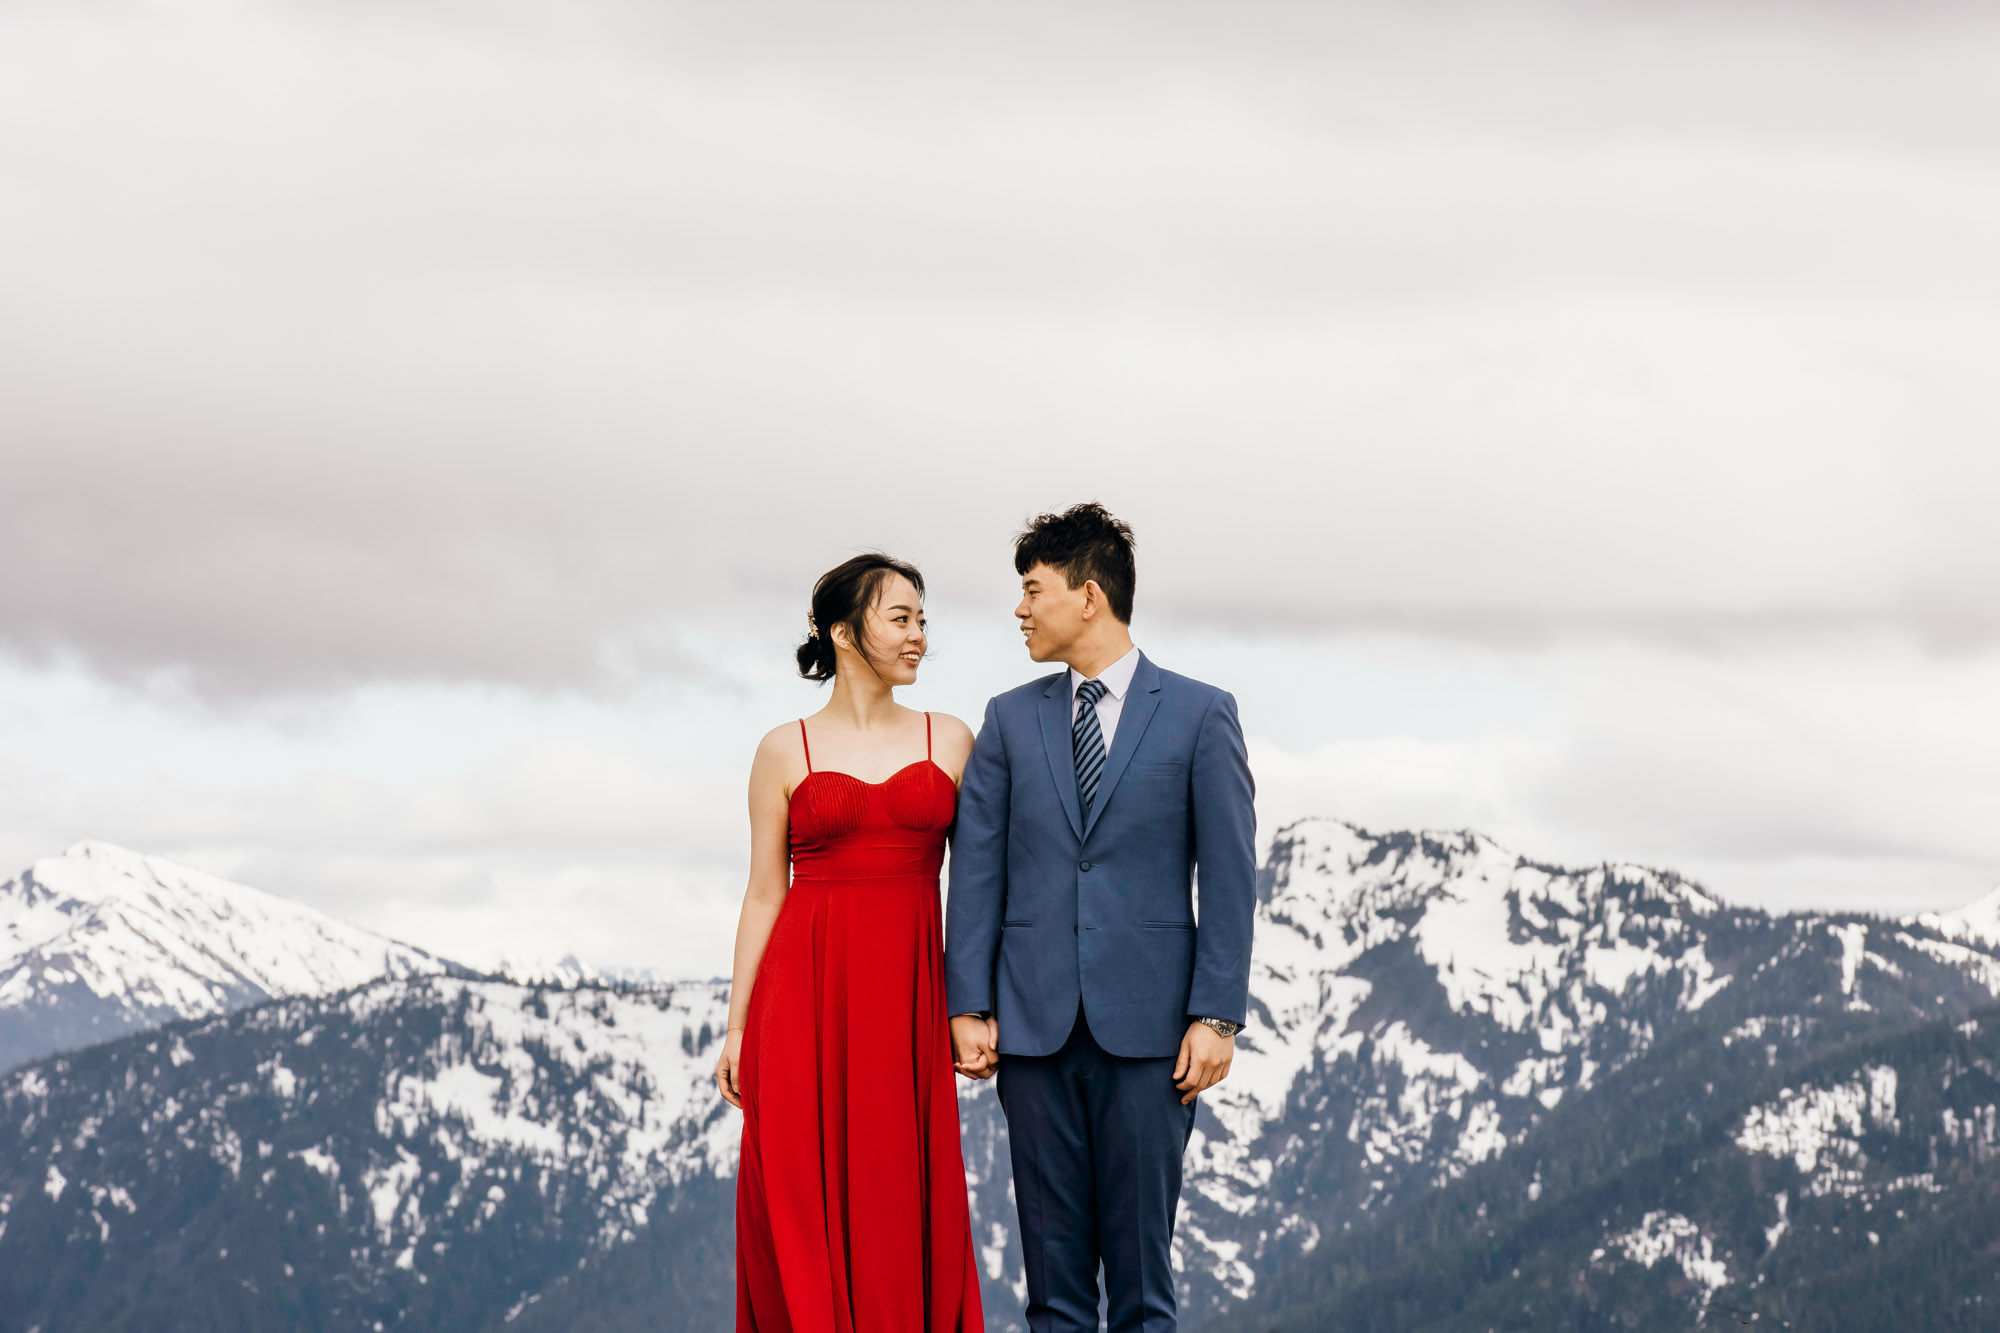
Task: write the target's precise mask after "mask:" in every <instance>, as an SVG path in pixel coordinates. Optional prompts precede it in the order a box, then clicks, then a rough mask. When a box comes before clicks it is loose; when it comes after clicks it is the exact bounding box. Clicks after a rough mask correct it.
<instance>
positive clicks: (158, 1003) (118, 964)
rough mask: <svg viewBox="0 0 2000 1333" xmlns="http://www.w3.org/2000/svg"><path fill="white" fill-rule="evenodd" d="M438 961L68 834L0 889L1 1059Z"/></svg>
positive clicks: (280, 902)
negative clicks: (59, 847) (60, 848)
mask: <svg viewBox="0 0 2000 1333" xmlns="http://www.w3.org/2000/svg"><path fill="white" fill-rule="evenodd" d="M450 970H457V969H454V968H453V966H452V965H451V964H448V963H446V962H445V961H443V960H442V959H438V958H435V957H433V956H432V955H430V954H428V953H425V952H424V951H423V950H421V949H416V948H412V947H410V946H409V945H406V944H399V943H397V942H396V941H394V940H390V939H386V938H384V937H382V936H380V935H376V934H374V933H372V932H370V931H366V930H362V929H360V928H359V927H356V926H350V925H347V924H345V923H343V922H340V921H336V920H334V919H333V918H332V917H329V916H326V915H325V914H323V913H320V912H316V911H314V910H313V909H311V908H309V907H306V906H304V905H303V904H300V903H295V902H291V901H288V900H286V899H284V898H280V897H277V896H275V895H273V894H269V893H265V892H262V891H261V890H258V889H253V888H249V887H246V886H244V885H241V884H234V883H231V882H230V881H228V880H225V879H221V878H219V877H217V876H214V875H209V874H205V873H203V872H201V871H198V870H190V869H187V868H185V867H182V866H178V865H175V864H174V863H172V862H170V861H166V860H162V859H161V858H159V857H154V856H143V855H140V854H139V853H136V852H130V851H127V850H125V849H124V848H121V847H114V846H112V845H110V844H109V843H102V842H83V843H78V844H77V845H76V846H74V847H72V848H70V849H69V850H68V851H67V852H65V853H63V854H62V855H61V856H55V857H48V858H45V859H43V860H41V861H37V862H36V863H35V864H34V865H33V866H32V867H30V868H29V869H28V870H26V871H24V872H23V873H22V874H20V875H19V876H17V877H15V878H14V879H11V880H9V881H7V882H6V883H5V884H0V1067H5V1066H6V1065H11V1064H14V1063H16V1062H17V1061H19V1060H22V1059H27V1058H32V1057H34V1056H36V1055H41V1054H44V1053H46V1052H47V1051H50V1050H54V1049H59V1048H61V1047H63V1046H68V1045H78V1044H83V1043H84V1042H88V1041H95V1040H103V1039H105V1038H107V1037H112V1036H116V1035H118V1034H119V1033H121V1032H125V1031H129V1030H132V1029H135V1028H142V1027H149V1026H152V1025H154V1024H157V1023H161V1022H165V1021H168V1020H171V1019H175V1018H196V1017H203V1016H206V1015H210V1014H216V1013H222V1012H226V1011H228V1010H231V1009H235V1008H239V1007H241V1006H243V1005H246V1004H253V1003H256V1002H258V1001H262V1000H268V999H276V998H282V997H286V996H293V995H318V994H327V993H330V992H334V991H339V990H345V989H347V988H349V987H352V986H358V985H361V984H363V983H365V982H369V981H373V980H375V979H377V978H379V977H385V976H389V977H402V976H418V975H426V974H432V973H440V972H445V971H450Z"/></svg>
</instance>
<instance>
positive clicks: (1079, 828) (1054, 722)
mask: <svg viewBox="0 0 2000 1333" xmlns="http://www.w3.org/2000/svg"><path fill="white" fill-rule="evenodd" d="M1041 711H1042V748H1043V749H1045V750H1047V751H1048V754H1049V776H1050V777H1052V778H1054V779H1055V783H1056V795H1057V797H1059V798H1060V799H1061V801H1062V808H1063V813H1064V814H1066V815H1068V816H1069V826H1070V828H1071V830H1072V831H1074V832H1075V834H1076V836H1077V838H1078V840H1079V841H1080V840H1081V839H1082V838H1083V803H1082V802H1081V801H1079V800H1078V799H1077V795H1076V752H1075V750H1074V748H1073V747H1072V745H1071V742H1070V738H1069V672H1067V671H1065V672H1063V673H1062V674H1061V675H1060V676H1057V677H1056V678H1055V679H1053V680H1051V681H1050V682H1049V687H1048V689H1046V690H1044V691H1043V692H1042V710H1041ZM1122 725H1123V724H1122V723H1121V729H1122ZM1100 790H1101V788H1100Z"/></svg>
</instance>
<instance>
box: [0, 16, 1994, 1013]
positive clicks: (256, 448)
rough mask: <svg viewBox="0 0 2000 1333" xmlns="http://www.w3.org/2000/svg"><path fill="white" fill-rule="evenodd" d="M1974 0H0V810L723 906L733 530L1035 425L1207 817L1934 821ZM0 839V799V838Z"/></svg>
mask: <svg viewBox="0 0 2000 1333" xmlns="http://www.w3.org/2000/svg"><path fill="white" fill-rule="evenodd" d="M1996 68H2000V18H1996V17H1995V16H1993V15H1992V13H1991V12H1990V7H1989V9H1988V11H1987V12H1985V13H1982V12H1980V10H1979V9H1978V8H1976V7H1971V6H1964V7H1960V6H1953V5H1947V4H1926V3H1901V4H1896V5H1888V4H1874V5H1864V4H1860V3H1836V2H1834V0H1826V2H1824V3H1808V2H1806V0H1797V2H1793V3H1775V2H1774V3H1755V2H1752V3H1732V4H1722V3H1712V4H1693V5H1689V4H1682V3H1667V0H1617V2H1611V0H1603V2H1600V3H1590V4H1583V3H1576V4H1567V5H1565V4H1544V3H1518V4H1517V3H1501V2H1498V0H1463V2H1460V3H1451V2H1449V0H1447V2H1446V3H1437V4H1423V5H1413V4H1407V3H1403V4H1394V3H1387V2H1386V0H1334V2H1332V3H1315V4H1304V3H1299V4H1285V3H1269V2H1265V3H1237V4H1232V5H1227V6H1223V5H1207V6H1198V5H1186V4H1161V3H1147V4H1138V3H1130V4H1126V3H1094V4H1077V3H1065V4H1061V5H1038V4H1017V5H1011V6H1006V7H1004V8H1003V7H983V8H976V9H967V8H964V7H956V8H954V7H939V6H916V5H907V6H905V5H886V4H884V5H861V6H839V7H829V6H811V5H758V4H735V5H731V6H726V7H725V6H690V5H683V4H679V3H661V2H655V3H647V4H637V3H630V4H628V3H622V2H621V0H564V3H560V4H557V3H554V2H553V0H511V2H510V3H505V4H485V5H467V4H457V3H445V2H444V0H417V2H416V3H405V4H398V5H395V6H372V5H366V4H361V5H356V4H334V3H331V0H277V2H272V3H265V2H263V0H153V2H152V3H124V2H123V0H63V2H62V3H55V2H54V0H48V2H46V3H45V2H43V0H16V2H15V3H11V4H9V5H8V6H6V7H5V9H4V10H0V461H4V476H0V743H4V749H0V810H4V811H5V814H4V816H0V855H4V857H5V858H6V859H5V861H4V863H0V864H5V865H6V866H8V867H11V866H13V865H16V864H20V863H25V862H26V861H27V860H29V859H32V858H33V857H35V856H38V855H44V854H47V853H50V852H53V851H56V850H59V849H60V848H61V847H62V846H64V845H65V844H67V843H68V842H70V841H73V840H75V839H77V838H82V837H103V838H110V839H113V840H115V841H120V842H125V843H127V844H129V845H133V846H137V847H140V848H142V849H145V850H151V851H157V852H160V853H162V854H166V855H170V856H174V857H177V858H180V859H183V860H188V861H191V862H193V863H195V864H199V865H203V866H206V867H208V868H211V869H215V870H219V871H221V872H223V873H227V874H233V875H236V876H238V877H240V878H243V879H245V880H247V881H249V882H252V883H256V884H259V885H262V886H265V887H269V888H272V889H275V890H277V891H280V892H285V893H288V894H292V895H295V896H298V897H301V898H304V899H306V900H308V901H311V902H313V903H315V904H317V905H319V906H322V907H325V908H327V909H329V910H332V911H335V912H338V913H340V914H342V915H345V916H348V917H350V918H353V919H355V920H358V921H361V922H363V923H365V924H369V925H373V926H376V927H378V928H381V929H385V930H389V931H392V932H394V933H398V934H401V935H404V936H406V937H409V938H411V939H413V940H415V941H416V942H418V943H422V944H425V945H427V946H430V947H433V948H437V949H440V950H443V951H445V952H448V953H456V954H458V955H460V956H464V957H467V958H468V959H470V960H472V961H483V960H486V959H490V958H492V957H496V956H499V955H502V954H512V955H516V956H537V955H549V954H557V953H561V952H564V951H566V950H574V951H575V952H577V953H579V954H581V955H583V956H585V957H587V958H593V959H596V960H600V961H606V962H618V963H626V964H633V965H652V966H656V967H659V968H662V969H663V970H665V971H669V972H674V973H685V972H697V973H716V972H721V971H724V970H726V963H725V962H724V958H725V956H726V948H727V935H728V929H729V924H730V921H731V920H732V918H733V912H734V897H735V895H736V894H737V893H738V892H740V888H741V875H742V871H743V852H742V843H743V841H744V829H743V816H742V813H741V805H742V798H741V787H742V782H743V778H744V776H745V773H746V771H747V766H748V757H749V754H750V751H751V749H752V747H753V745H754V743H755V739H756V737H757V736H758V735H759V734H761V733H762V731H763V730H765V729H766V728H768V727H769V726H771V725H773V724H774V723H776V722H778V721H780V720H782V719H784V718H786V717H789V716H796V715H797V714H798V713H800V712H802V711H808V710H810V709H811V708H813V707H815V706H817V705H816V702H815V701H816V699H817V697H818V696H817V695H816V694H815V692H814V691H813V689H812V688H811V687H809V686H806V685H804V684H802V683H800V682H797V681H796V680H794V679H789V678H788V677H787V665H788V661H789V648H790V644H791V641H792V639H793V638H794V637H795V635H796V631H797V629H798V628H799V626H800V624H801V622H802V618H803V608H804V594H805V591H806V589H807V588H808V587H809V586H810V583H811V581H812V579H813V578H814V576H816V575H817V574H818V573H819V572H820V571H821V570H822V569H823V568H825V567H826V566H828V565H829V564H831V563H833V562H834V561H836V560H838V559H840V558H842V557H843V556H844V555H846V554H847V553H849V552H851V551H852V550H854V549H856V548H859V547H863V546H876V545H879V546H885V547H887V548H889V549H891V550H894V551H896V552H898V553H900V554H903V555H906V556H908V557H911V558H913V559H916V560H918V561H920V562H921V563H922V564H923V565H924V567H925V568H926V570H927V571H928V572H929V574H930V577H931V582H932V588H933V600H932V611H933V625H934V629H935V634H936V642H937V646H938V654H937V657H936V658H935V660H934V661H933V662H932V663H931V664H929V665H928V666H927V667H926V668H925V675H924V680H923V681H922V683H921V684H920V685H919V687H918V689H917V690H916V692H915V694H914V695H913V698H912V701H913V702H917V703H921V704H922V705H924V706H927V707H933V708H939V709H945V710H949V711H954V712H958V713H961V714H964V715H968V716H972V717H975V718H976V716H977V714H978V712H979V709H980V707H981V706H982V704H983V701H984V699H985V697H986V696H987V695H988V694H990V693H992V692H994V691H995V690H998V689H1001V688H1004V687H1006V686H1007V685H1010V684H1012V683H1014V682H1016V681H1018V680H1020V679H1023V678H1025V677H1026V676H1027V675H1029V674H1031V671H1032V669H1033V668H1032V667H1031V664H1029V663H1027V662H1026V661H1025V659H1024V658H1023V655H1022V654H1021V652H1020V649H1019V646H1018V643H1017V641H1016V640H1015V638H1014V637H1013V635H1012V632H1011V629H1010V626H1009V622H1008V618H1007V612H1008V610H1009V608H1010V607H1011V605H1012V594H1011V592H1010V583H1011V579H1012V573H1011V568H1010V566H1009V563H1008V542H1009V538H1010V537H1011V535H1012V533H1013V532H1014V531H1015V530H1016V529H1017V528H1018V526H1019V524H1020V522H1021V520H1022V519H1023V517H1024V516H1025V515H1027V514H1029V513H1032V512H1035V511H1037V510H1040V509H1044V508H1049V507H1056V506H1061V505H1065V504H1068V503H1071V502H1073V501H1074V500H1077V499H1080V498H1085V497H1094V498H1098V499H1101V500H1103V501H1104V502H1106V503H1107V504H1109V505H1111V506H1112V507H1113V508H1114V509H1115V510H1117V511H1118V512H1120V513H1121V514H1124V515H1125V516H1127V517H1128V518H1130V519H1131V521H1132V522H1133V523H1134V525H1135V526H1136V527H1137V529H1138V532H1139V537H1140V569H1141V580H1140V593H1139V614H1138V617H1137V622H1136V624H1135V630H1136V632H1137V635H1138V637H1139V639H1140V641H1141V643H1142V644H1143V645H1144V646H1145V647H1146V648H1147V649H1148V650H1149V651H1151V652H1152V653H1153V655H1154V656H1155V657H1156V658H1158V659H1159V660H1160V661H1161V662H1163V663H1164V664H1166V665H1169V666H1174V667H1178V668H1180V669H1183V670H1187V671H1190V672H1192V673H1193V674H1197V675H1201V676H1204V677H1205V678H1207V679H1210V680H1213V681H1215V682H1217V683H1219V684H1222V685H1224V686H1226V687H1228V688H1230V689H1232V690H1234V691H1235V692H1236V693H1237V694H1238V696H1239V697H1240V699H1241V700H1242V704H1243V713H1244V717H1245V721H1246V726H1247V728H1248V730H1249V731H1250V733H1251V735H1252V738H1253V754H1254V757H1255V762H1256V766H1257V770H1258V776H1259V780H1260V787H1261V799H1260V819H1261V821H1262V824H1263V827H1264V830H1265V832H1266V833H1267V834H1268V832H1269V831H1270V830H1271V829H1272V828H1274V827H1276V826H1277V824H1278V823H1280V822H1281V821H1282V820H1284V819H1288V818H1293V817H1296V816H1298V815H1300V814H1305V813H1324V814H1331V815H1339V816H1343V817H1347V818H1351V819H1355V820H1358V821H1360V822H1363V823H1367V824H1371V825H1374V826H1378V827H1381V826H1391V825H1394V826H1414V825H1431V826H1451V827H1460V826H1470V827H1475V828H1479V829H1482V830H1485V831H1487V832H1490V833H1492V834H1493V835H1495V836H1496V837H1499V838H1501V839H1502V840H1503V841H1505V842H1507V843H1508V844H1509V845H1511V846H1514V847H1516V848H1517V849H1518V850H1521V851H1523V852H1526V853H1530V854H1534V855H1538V856H1542V857H1546V858H1551V859H1560V860H1596V859H1600V858H1606V857H1611V858H1630V859H1638V860H1645V861H1649V862H1653V863H1657V864H1664V865H1670V866H1674V867H1677V868H1679V869H1682V870H1684V871H1686V872H1688V873H1690V874H1693V875H1696V876H1697V877H1699V878H1701V879H1702V880H1703V881H1704V882H1705V883H1707V884H1708V885H1709V886H1710V887H1711V888H1713V889H1714V890H1715V891H1716V892H1718V893H1720V894H1722V895H1723V896H1725V897H1731V898H1735V899H1738V900H1741V901H1750V902H1758V903H1764V904H1767V905H1771V906H1775V907H1786V908H1789V907H1809V906H1819V907H1828V906H1845V907H1856V906H1859V907H1868V908H1871V909H1874V910H1881V911H1903V910H1910V909H1913V908H1917V907H1933V906H1943V905H1952V904H1955V903H1957V902H1960V901H1963V900H1966V899H1969V898H1971V897H1973V896H1976V895H1977V894H1978V893H1980V892H1982V891H1983V890H1984V889H1985V888H1987V887H1989V886H1990V885H1991V884H1992V883H1993V882H1994V881H1996V880H2000V819H1996V817H1995V812H1996V811H2000V600H1996V598H1995V596H1994V591H1993V590H1994V589H1995V588H1996V587H2000V536H1996V524H1995V515H1996V513H2000V390H1996V388H1995V382H1996V379H2000V377H1996V376H1995V374H1994V373H1993V363H1994V361H1995V359H1996V357H1995V353H1996V349H2000V247H1996V246H1995V245H1994V243H1993V242H1994V238H1995V237H1996V236H2000V79H1996V78H1995V77H1994V70H1995V69H1996ZM3 873H5V872H0V874H3Z"/></svg>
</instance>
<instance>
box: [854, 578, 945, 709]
mask: <svg viewBox="0 0 2000 1333" xmlns="http://www.w3.org/2000/svg"><path fill="white" fill-rule="evenodd" d="M864 623H865V624H866V626H867V631H868V633H867V645H866V646H867V650H868V651H867V654H866V655H867V657H868V661H867V662H865V663H863V662H856V663H854V665H855V666H856V667H858V668H859V669H861V670H863V671H868V670H870V669H871V668H872V669H873V672H874V674H877V675H879V676H881V678H882V679H883V680H885V681H887V682H888V683H889V684H891V685H910V684H914V683H915V681H916V679H917V667H918V666H919V665H920V664H921V663H922V662H923V660H924V653H925V652H926V651H928V649H929V647H930V644H929V640H928V638H927V637H926V631H925V627H924V601H923V598H921V597H919V596H918V595H917V589H916V585H915V584H913V583H911V582H910V581H909V580H908V579H906V578H904V577H903V576H902V575H901V574H891V575H889V577H888V578H886V579H884V580H882V586H881V588H880V589H879V590H878V591H877V592H876V594H875V602H874V604H873V605H872V606H870V607H869V608H868V617H867V620H866V621H865V622H864ZM843 637H845V636H843Z"/></svg>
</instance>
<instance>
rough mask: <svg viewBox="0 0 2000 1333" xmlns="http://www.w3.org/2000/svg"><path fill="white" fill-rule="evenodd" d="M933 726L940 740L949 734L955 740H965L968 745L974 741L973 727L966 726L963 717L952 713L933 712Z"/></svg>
mask: <svg viewBox="0 0 2000 1333" xmlns="http://www.w3.org/2000/svg"><path fill="white" fill-rule="evenodd" d="M931 728H932V731H933V733H934V734H935V735H936V736H937V738H938V739H939V740H943V739H944V738H945V737H947V736H949V737H951V738H953V739H955V740H963V741H964V742H965V743H966V744H968V745H970V744H971V743H972V728H971V727H968V726H966V725H965V722H964V720H963V719H961V718H957V717H954V716H952V715H951V714H950V713H932V714H931Z"/></svg>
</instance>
